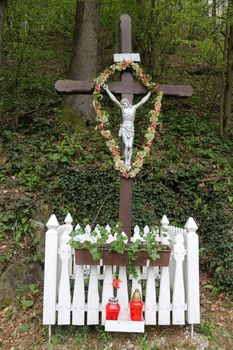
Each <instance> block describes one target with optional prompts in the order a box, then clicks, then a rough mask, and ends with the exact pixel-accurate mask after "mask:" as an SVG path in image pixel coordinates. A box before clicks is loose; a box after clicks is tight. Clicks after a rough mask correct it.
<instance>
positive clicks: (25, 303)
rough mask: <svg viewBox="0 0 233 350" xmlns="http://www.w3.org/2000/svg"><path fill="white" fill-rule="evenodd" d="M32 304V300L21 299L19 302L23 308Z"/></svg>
mask: <svg viewBox="0 0 233 350" xmlns="http://www.w3.org/2000/svg"><path fill="white" fill-rule="evenodd" d="M33 304H34V302H33V300H25V299H23V300H22V302H21V305H22V307H23V308H24V309H27V308H29V307H31V306H32V305H33Z"/></svg>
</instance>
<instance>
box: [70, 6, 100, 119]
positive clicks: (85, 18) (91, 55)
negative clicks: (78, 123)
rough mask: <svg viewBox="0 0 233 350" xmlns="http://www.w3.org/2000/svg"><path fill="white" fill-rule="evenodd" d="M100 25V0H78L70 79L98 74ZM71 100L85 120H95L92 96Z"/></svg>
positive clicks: (79, 96)
mask: <svg viewBox="0 0 233 350" xmlns="http://www.w3.org/2000/svg"><path fill="white" fill-rule="evenodd" d="M98 27H99V0H88V1H85V0H77V8H76V17H75V27H74V39H73V57H72V59H71V63H70V67H69V78H70V79H74V80H77V79H78V80H93V78H94V77H95V76H96V72H97V53H98ZM69 101H71V103H72V105H73V107H74V109H75V110H76V111H77V113H78V115H80V116H81V117H82V118H83V119H84V120H93V118H94V110H93V107H92V96H84V95H75V96H73V97H72V98H70V100H69Z"/></svg>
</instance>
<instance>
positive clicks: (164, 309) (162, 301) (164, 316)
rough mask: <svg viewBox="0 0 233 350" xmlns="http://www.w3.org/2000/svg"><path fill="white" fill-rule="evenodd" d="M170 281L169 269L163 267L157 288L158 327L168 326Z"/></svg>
mask: <svg viewBox="0 0 233 350" xmlns="http://www.w3.org/2000/svg"><path fill="white" fill-rule="evenodd" d="M170 304H171V300H170V280H169V269H168V267H166V266H164V267H161V278H160V288H159V319H158V323H159V325H169V324H170V316H171V312H170Z"/></svg>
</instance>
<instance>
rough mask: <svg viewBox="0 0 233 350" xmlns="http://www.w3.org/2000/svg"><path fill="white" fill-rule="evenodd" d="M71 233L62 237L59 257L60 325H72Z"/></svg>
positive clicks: (66, 232) (65, 233)
mask: <svg viewBox="0 0 233 350" xmlns="http://www.w3.org/2000/svg"><path fill="white" fill-rule="evenodd" d="M69 240H70V236H69V231H68V230H67V231H65V232H64V233H63V235H62V237H61V246H60V254H59V257H60V259H61V278H60V283H59V292H58V324H59V325H65V324H70V311H71V295H70V271H69V268H70V260H71V258H72V256H71V247H70V245H69V244H68V242H69Z"/></svg>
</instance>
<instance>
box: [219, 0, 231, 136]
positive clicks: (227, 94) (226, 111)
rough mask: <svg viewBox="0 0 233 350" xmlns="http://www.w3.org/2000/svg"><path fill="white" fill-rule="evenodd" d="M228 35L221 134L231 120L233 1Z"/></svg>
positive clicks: (224, 131)
mask: <svg viewBox="0 0 233 350" xmlns="http://www.w3.org/2000/svg"><path fill="white" fill-rule="evenodd" d="M229 6H230V9H229V14H230V16H229V18H228V20H229V21H230V23H229V34H228V45H227V62H226V78H225V86H224V105H223V120H222V123H223V125H222V133H223V134H227V133H228V132H229V128H230V120H231V102H232V88H233V23H232V19H231V15H232V13H233V0H231V4H229Z"/></svg>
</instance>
